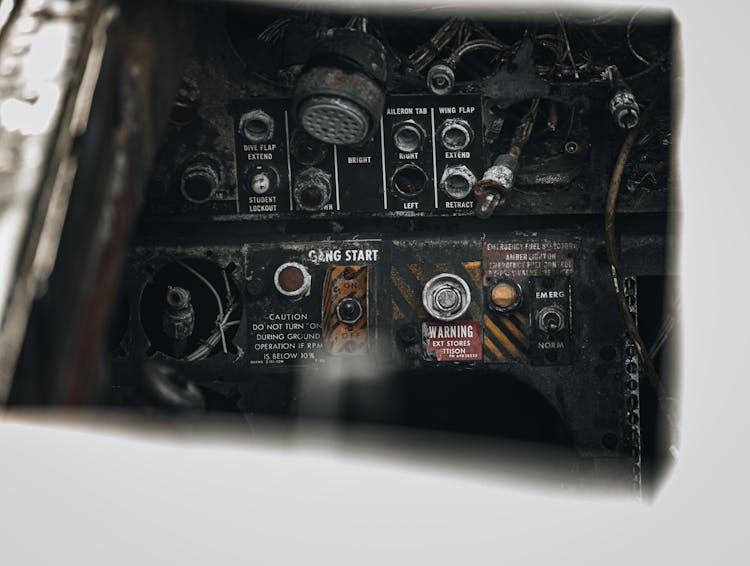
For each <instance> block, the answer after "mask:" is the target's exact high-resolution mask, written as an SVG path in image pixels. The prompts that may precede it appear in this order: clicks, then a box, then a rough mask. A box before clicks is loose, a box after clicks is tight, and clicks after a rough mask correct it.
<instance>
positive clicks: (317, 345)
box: [250, 313, 323, 364]
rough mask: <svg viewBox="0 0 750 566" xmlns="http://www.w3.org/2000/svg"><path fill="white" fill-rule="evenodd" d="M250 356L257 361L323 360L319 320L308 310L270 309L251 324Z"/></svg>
mask: <svg viewBox="0 0 750 566" xmlns="http://www.w3.org/2000/svg"><path fill="white" fill-rule="evenodd" d="M250 348H251V352H250V358H251V363H254V364H283V363H295V362H299V361H302V362H305V363H315V362H320V361H323V358H322V357H321V356H320V353H321V352H322V350H323V341H322V335H321V332H320V322H319V321H317V320H310V317H309V315H308V314H307V313H271V314H268V315H266V316H264V317H263V320H261V321H257V322H253V323H251V324H250Z"/></svg>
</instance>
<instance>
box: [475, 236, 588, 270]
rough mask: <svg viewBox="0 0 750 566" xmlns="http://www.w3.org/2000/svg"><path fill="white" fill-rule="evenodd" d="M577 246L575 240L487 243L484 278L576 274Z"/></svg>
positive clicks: (529, 239) (524, 240)
mask: <svg viewBox="0 0 750 566" xmlns="http://www.w3.org/2000/svg"><path fill="white" fill-rule="evenodd" d="M577 248H578V244H577V243H576V242H572V241H564V240H551V239H546V238H528V239H523V240H520V239H519V240H505V241H492V240H486V241H485V242H484V249H483V254H482V255H483V257H484V274H485V278H490V277H500V276H501V275H510V276H515V277H528V276H530V275H551V274H553V273H563V274H566V275H570V274H571V273H573V255H574V253H575V250H576V249H577Z"/></svg>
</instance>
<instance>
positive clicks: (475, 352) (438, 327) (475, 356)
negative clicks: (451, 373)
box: [422, 321, 482, 362]
mask: <svg viewBox="0 0 750 566" xmlns="http://www.w3.org/2000/svg"><path fill="white" fill-rule="evenodd" d="M422 345H423V347H424V352H425V356H426V357H427V358H428V359H432V360H437V361H438V362H472V361H480V360H481V359H482V324H481V323H479V322H473V321H459V322H424V323H422Z"/></svg>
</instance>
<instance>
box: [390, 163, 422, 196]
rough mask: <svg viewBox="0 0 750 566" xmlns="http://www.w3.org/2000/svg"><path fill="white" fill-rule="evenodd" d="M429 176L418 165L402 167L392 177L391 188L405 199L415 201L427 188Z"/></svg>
mask: <svg viewBox="0 0 750 566" xmlns="http://www.w3.org/2000/svg"><path fill="white" fill-rule="evenodd" d="M428 181H429V179H428V178H427V174H426V173H425V172H424V171H423V170H422V168H421V167H418V166H417V165H402V166H401V167H399V168H398V169H396V171H395V173H393V177H391V187H392V188H393V190H394V191H395V192H396V193H397V194H398V195H400V196H402V197H403V198H407V199H413V198H416V197H417V196H419V194H420V193H421V192H422V191H424V189H425V187H426V186H427V183H428Z"/></svg>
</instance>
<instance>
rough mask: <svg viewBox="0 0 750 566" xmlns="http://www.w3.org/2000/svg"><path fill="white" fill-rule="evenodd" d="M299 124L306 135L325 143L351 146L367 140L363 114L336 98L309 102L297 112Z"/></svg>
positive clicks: (345, 101)
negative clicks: (300, 123)
mask: <svg viewBox="0 0 750 566" xmlns="http://www.w3.org/2000/svg"><path fill="white" fill-rule="evenodd" d="M300 121H301V122H302V127H304V128H305V131H306V132H307V133H308V134H310V135H311V136H313V137H315V138H317V139H319V140H322V141H324V142H326V143H333V144H341V145H351V144H355V143H359V142H361V141H363V140H364V139H365V137H366V136H367V130H368V121H367V114H366V113H365V112H364V111H363V110H362V109H361V108H360V107H359V106H357V105H356V104H353V103H351V102H349V101H348V100H343V99H340V98H335V97H328V96H316V97H313V98H310V99H309V100H307V101H306V102H305V103H304V104H303V106H302V108H301V110H300Z"/></svg>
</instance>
